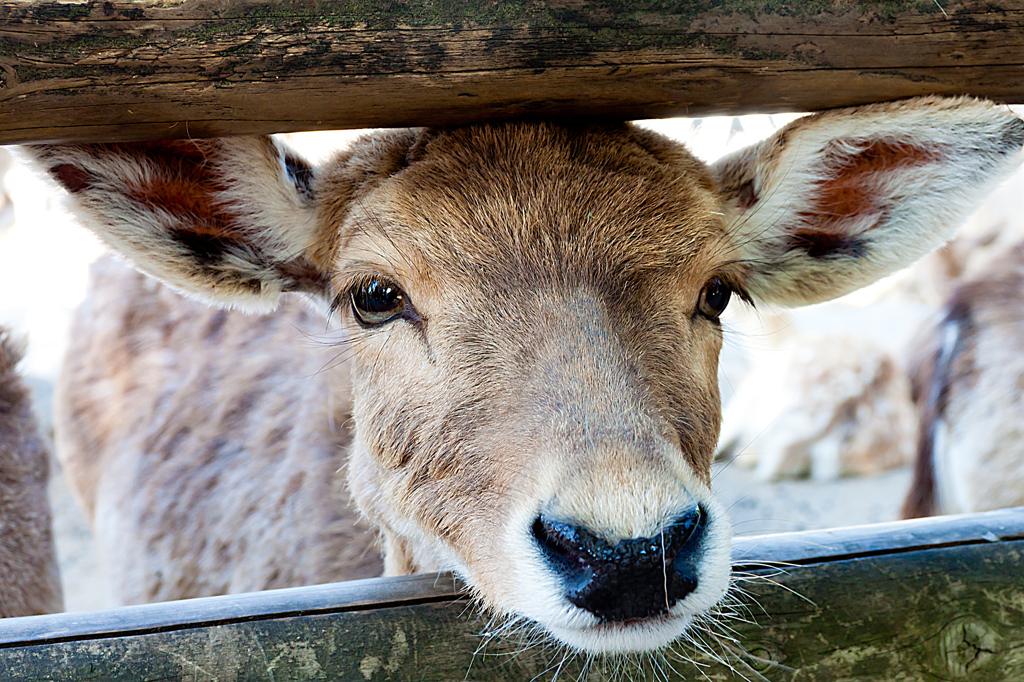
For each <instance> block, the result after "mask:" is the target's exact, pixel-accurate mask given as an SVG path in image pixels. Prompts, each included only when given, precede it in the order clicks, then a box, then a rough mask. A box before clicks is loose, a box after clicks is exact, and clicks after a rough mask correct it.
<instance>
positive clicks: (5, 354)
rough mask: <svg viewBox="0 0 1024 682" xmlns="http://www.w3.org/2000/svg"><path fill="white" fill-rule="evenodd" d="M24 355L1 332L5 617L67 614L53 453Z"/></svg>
mask: <svg viewBox="0 0 1024 682" xmlns="http://www.w3.org/2000/svg"><path fill="white" fill-rule="evenodd" d="M21 355H22V350H21V348H20V347H19V345H18V344H17V343H15V342H14V341H13V340H12V339H11V336H10V333H9V332H8V331H7V330H6V329H3V328H2V327H0V618H7V617H10V616H34V615H38V614H41V613H53V612H56V611H62V610H63V609H64V597H63V593H62V592H61V585H60V571H59V569H58V566H57V553H56V550H55V549H54V545H53V522H52V518H51V514H50V501H49V497H48V496H47V483H48V482H49V480H50V450H49V448H47V447H46V445H45V443H44V442H43V439H42V438H41V437H40V435H39V427H38V424H37V423H36V417H35V415H34V414H33V413H32V405H31V400H30V397H29V390H28V388H27V387H26V386H25V384H24V382H23V381H22V379H21V377H20V376H18V374H17V372H16V367H17V365H18V362H19V361H20V360H21Z"/></svg>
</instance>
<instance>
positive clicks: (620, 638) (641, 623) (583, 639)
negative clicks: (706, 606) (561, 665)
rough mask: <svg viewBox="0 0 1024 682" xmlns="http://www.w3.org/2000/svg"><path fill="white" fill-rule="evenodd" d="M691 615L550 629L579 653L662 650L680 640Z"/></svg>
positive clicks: (549, 628)
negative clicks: (579, 651)
mask: <svg viewBox="0 0 1024 682" xmlns="http://www.w3.org/2000/svg"><path fill="white" fill-rule="evenodd" d="M692 620H693V619H692V617H690V616H673V615H670V614H668V615H663V616H655V617H653V618H644V619H636V620H630V621H626V622H623V623H599V624H597V625H590V626H585V627H579V628H565V627H551V626H548V630H549V632H550V633H551V634H552V635H554V636H555V637H556V638H558V639H559V640H561V641H562V642H563V643H565V644H568V645H569V646H570V647H573V648H575V649H579V650H582V651H590V652H596V651H600V652H602V653H608V654H619V653H633V652H645V651H653V650H655V649H662V648H664V647H667V646H668V645H670V644H672V642H674V641H675V640H677V639H679V638H680V637H681V636H682V634H683V633H684V632H685V631H686V629H687V628H688V627H689V625H690V623H691V622H692Z"/></svg>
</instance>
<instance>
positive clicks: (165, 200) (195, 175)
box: [114, 140, 242, 242]
mask: <svg viewBox="0 0 1024 682" xmlns="http://www.w3.org/2000/svg"><path fill="white" fill-rule="evenodd" d="M201 145H202V143H201V142H196V141H189V140H166V141H160V142H144V143H136V144H135V145H133V149H134V154H135V155H136V156H137V157H138V156H141V157H142V158H143V159H144V161H145V163H146V165H147V166H148V167H149V168H150V169H151V170H152V171H153V172H152V174H151V175H150V176H149V177H148V182H147V183H146V184H145V185H136V186H132V187H129V188H128V193H129V195H130V196H131V197H132V199H134V200H136V201H138V202H140V203H143V204H146V205H148V206H150V207H153V208H159V209H161V210H164V211H167V212H169V213H173V214H174V215H177V216H180V217H182V218H187V219H188V220H187V222H188V223H189V225H190V229H189V232H191V233H192V235H193V236H194V238H197V239H200V240H202V241H204V242H208V241H210V240H216V241H220V242H223V241H236V240H237V241H240V240H241V238H242V235H241V234H239V233H238V232H237V230H235V229H234V226H235V225H237V224H238V216H237V215H235V214H233V213H231V212H230V211H228V210H226V208H225V206H224V204H223V203H221V202H220V201H218V198H217V195H218V193H219V192H221V191H223V190H224V189H226V187H225V186H224V184H223V181H222V180H221V179H220V177H218V176H217V175H216V174H215V173H214V172H213V169H212V168H211V167H210V164H209V162H208V154H207V153H206V152H205V151H204V149H203V148H202V146H201ZM114 153H124V152H120V151H118V150H116V149H115V150H114Z"/></svg>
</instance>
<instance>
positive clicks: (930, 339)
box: [902, 244, 1024, 519]
mask: <svg viewBox="0 0 1024 682" xmlns="http://www.w3.org/2000/svg"><path fill="white" fill-rule="evenodd" d="M1022 303H1024V244H1017V245H1016V246H1014V247H1013V248H1011V249H1010V250H1009V251H1008V252H1007V253H1005V254H1004V255H1003V256H1002V257H998V258H995V259H993V261H992V262H991V263H990V264H989V268H988V270H987V271H985V272H982V273H978V274H975V275H973V276H970V277H967V278H966V279H964V280H963V281H960V282H958V283H957V284H956V285H955V286H953V287H952V288H951V291H950V293H949V295H948V298H947V301H946V303H945V305H944V306H943V308H942V310H941V312H940V313H939V314H938V315H937V316H936V317H935V319H932V320H929V321H928V322H927V323H926V324H925V325H924V326H923V327H922V329H921V330H920V331H919V333H918V335H917V338H916V339H915V340H914V341H913V342H912V348H911V358H912V364H911V385H912V392H913V398H914V403H915V405H916V407H917V416H918V419H919V421H918V437H919V440H918V448H917V456H916V459H915V465H914V475H913V480H912V481H911V485H910V489H909V490H908V492H907V496H906V499H905V500H904V503H903V509H902V516H903V518H908V519H910V518H920V517H924V516H935V515H938V514H963V513H968V512H977V511H989V510H993V509H1002V508H1005V507H1017V506H1021V505H1024V450H1022V448H1021V435H1022V432H1021V429H1022V426H1021V425H1022V424H1024V401H1022V391H1024V361H1022V359H1024V305H1022Z"/></svg>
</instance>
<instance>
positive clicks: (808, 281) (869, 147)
mask: <svg viewBox="0 0 1024 682" xmlns="http://www.w3.org/2000/svg"><path fill="white" fill-rule="evenodd" d="M1022 145H1024V121H1021V120H1020V119H1019V118H1017V116H1015V115H1014V114H1013V113H1012V112H1010V111H1009V110H1008V109H1007V108H1006V107H1000V106H997V105H995V104H992V103H990V102H985V101H980V100H975V99H970V98H939V97H924V98H918V99H912V100H905V101H902V102H893V103H888V104H879V105H869V106H863V107H855V108H851V109H839V110H834V111H829V112H824V113H821V114H817V115H814V116H808V117H806V118H802V119H798V120H796V121H794V122H793V123H791V124H790V125H789V126H787V127H785V128H783V129H782V130H780V131H779V132H778V133H776V134H775V135H774V136H773V137H771V138H769V139H768V140H765V141H764V142H762V143H761V144H758V145H755V146H753V147H750V148H748V149H745V150H742V151H740V152H738V153H737V154H735V155H732V156H730V157H727V158H725V159H722V160H721V161H719V162H718V163H716V164H714V166H713V167H712V170H713V172H714V174H715V176H716V178H717V180H718V184H719V188H720V190H721V192H722V193H723V199H724V205H725V212H726V216H727V218H726V219H727V221H728V225H729V228H728V229H729V231H730V232H731V234H733V236H734V239H735V243H736V244H737V245H738V248H739V256H740V258H741V259H742V260H743V262H744V263H746V265H747V266H748V270H747V273H748V275H747V277H748V279H747V282H746V288H747V290H748V291H749V292H750V294H751V295H752V296H753V297H754V298H757V299H760V300H763V301H769V302H774V303H781V304H784V305H803V304H808V303H816V302H819V301H824V300H827V299H830V298H835V297H837V296H841V295H843V294H846V293H848V292H850V291H853V290H854V289H857V288H859V287H862V286H864V285H866V284H869V283H871V282H873V281H875V280H877V279H879V278H881V277H884V276H885V275H888V274H890V273H892V272H895V271H896V270H899V269H900V268H902V267H905V266H907V265H909V264H910V263H912V262H913V261H915V260H917V259H918V258H920V257H921V256H923V255H924V254H926V253H928V252H929V251H931V250H932V249H933V248H935V247H937V246H939V245H940V244H942V243H943V242H944V241H946V240H947V239H949V238H950V237H951V236H952V235H953V233H954V231H955V229H956V228H957V226H958V225H959V224H960V222H961V221H962V220H963V219H964V218H966V217H967V215H968V214H969V213H970V211H971V210H973V209H974V208H975V207H976V206H977V204H978V203H979V202H980V201H981V199H982V198H984V197H985V195H986V194H987V193H988V192H989V191H990V190H991V189H992V188H993V187H994V186H995V185H996V184H997V183H998V182H999V181H1001V180H1002V179H1003V178H1005V177H1006V176H1007V175H1009V174H1010V172H1012V171H1013V170H1014V169H1015V168H1017V167H1018V165H1019V164H1020V162H1021V154H1020V150H1021V147H1022Z"/></svg>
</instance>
